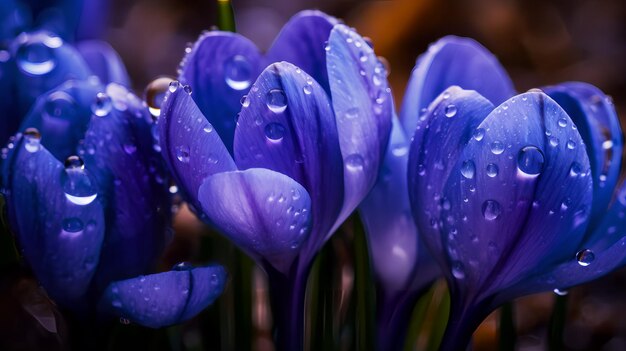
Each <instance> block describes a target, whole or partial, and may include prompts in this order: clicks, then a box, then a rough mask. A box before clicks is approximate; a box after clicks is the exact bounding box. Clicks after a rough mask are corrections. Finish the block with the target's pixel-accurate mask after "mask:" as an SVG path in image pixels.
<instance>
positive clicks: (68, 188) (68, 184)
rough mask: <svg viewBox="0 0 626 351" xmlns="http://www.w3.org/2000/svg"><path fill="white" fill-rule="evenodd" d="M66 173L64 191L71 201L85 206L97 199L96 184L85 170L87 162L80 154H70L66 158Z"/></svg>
mask: <svg viewBox="0 0 626 351" xmlns="http://www.w3.org/2000/svg"><path fill="white" fill-rule="evenodd" d="M65 175H66V176H67V177H66V178H64V180H63V191H64V192H65V197H66V198H67V199H68V200H69V201H70V202H72V203H74V204H76V205H81V206H84V205H88V204H90V203H92V202H93V201H94V200H95V199H96V197H97V196H98V193H97V191H96V184H95V182H94V181H93V180H92V179H91V178H90V177H89V175H88V174H87V173H86V172H85V164H84V163H83V161H82V160H81V159H80V158H79V157H78V156H70V157H68V158H67V159H66V160H65Z"/></svg>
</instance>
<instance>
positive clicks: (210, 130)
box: [203, 123, 213, 133]
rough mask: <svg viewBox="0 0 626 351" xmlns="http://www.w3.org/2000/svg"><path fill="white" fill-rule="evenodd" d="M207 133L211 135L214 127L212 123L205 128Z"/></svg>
mask: <svg viewBox="0 0 626 351" xmlns="http://www.w3.org/2000/svg"><path fill="white" fill-rule="evenodd" d="M203 130H204V132H205V133H211V132H212V131H213V125H212V124H211V123H207V125H206V126H204V128H203Z"/></svg>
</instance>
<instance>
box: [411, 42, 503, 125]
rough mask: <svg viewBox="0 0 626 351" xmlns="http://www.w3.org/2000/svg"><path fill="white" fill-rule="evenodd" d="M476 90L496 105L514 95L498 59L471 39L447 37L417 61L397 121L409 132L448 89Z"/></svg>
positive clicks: (431, 47)
mask: <svg viewBox="0 0 626 351" xmlns="http://www.w3.org/2000/svg"><path fill="white" fill-rule="evenodd" d="M452 85H458V86H460V87H461V88H463V89H466V90H476V91H477V92H478V93H480V94H481V95H482V96H484V97H485V98H487V100H489V101H491V103H493V104H494V105H499V104H500V103H502V102H504V101H505V100H507V99H508V98H510V97H511V96H513V95H514V94H515V90H514V89H513V84H512V82H511V80H510V78H509V76H508V75H507V73H506V72H505V71H504V69H503V68H502V66H501V65H500V63H499V62H498V60H497V59H496V58H495V57H494V56H493V55H492V54H491V53H490V52H489V51H488V50H487V49H485V48H484V47H483V46H482V45H480V44H479V43H478V42H476V41H474V40H473V39H469V38H460V37H455V36H447V37H444V38H441V39H440V40H438V41H437V42H435V43H434V44H432V45H431V46H430V47H429V49H428V51H427V52H426V53H425V54H423V55H422V56H420V58H419V59H418V60H417V63H416V65H415V68H414V69H413V73H411V78H410V81H409V84H408V86H407V89H406V92H405V94H404V96H405V98H404V100H403V103H402V109H401V112H400V120H401V121H402V125H403V126H404V129H405V131H407V133H413V131H414V130H415V126H416V125H417V122H418V120H419V116H421V115H422V114H423V113H424V109H425V108H427V107H428V105H429V104H430V103H431V101H433V100H434V99H435V98H436V97H437V96H438V95H439V94H441V92H443V91H444V90H445V89H447V88H448V87H449V86H452Z"/></svg>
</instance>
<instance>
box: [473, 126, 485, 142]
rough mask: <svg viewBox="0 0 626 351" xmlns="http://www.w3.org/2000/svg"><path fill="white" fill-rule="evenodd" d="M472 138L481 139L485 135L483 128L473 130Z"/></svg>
mask: <svg viewBox="0 0 626 351" xmlns="http://www.w3.org/2000/svg"><path fill="white" fill-rule="evenodd" d="M473 137H474V140H476V141H481V140H483V138H484V137H485V130H484V129H483V128H478V129H476V130H475V131H474V135H473Z"/></svg>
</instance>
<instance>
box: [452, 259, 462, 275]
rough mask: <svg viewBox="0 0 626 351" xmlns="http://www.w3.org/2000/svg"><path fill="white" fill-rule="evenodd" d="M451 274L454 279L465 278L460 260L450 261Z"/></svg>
mask: <svg viewBox="0 0 626 351" xmlns="http://www.w3.org/2000/svg"><path fill="white" fill-rule="evenodd" d="M452 275H453V276H454V277H455V278H456V279H463V278H465V266H464V265H463V263H462V262H461V261H454V262H452Z"/></svg>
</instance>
